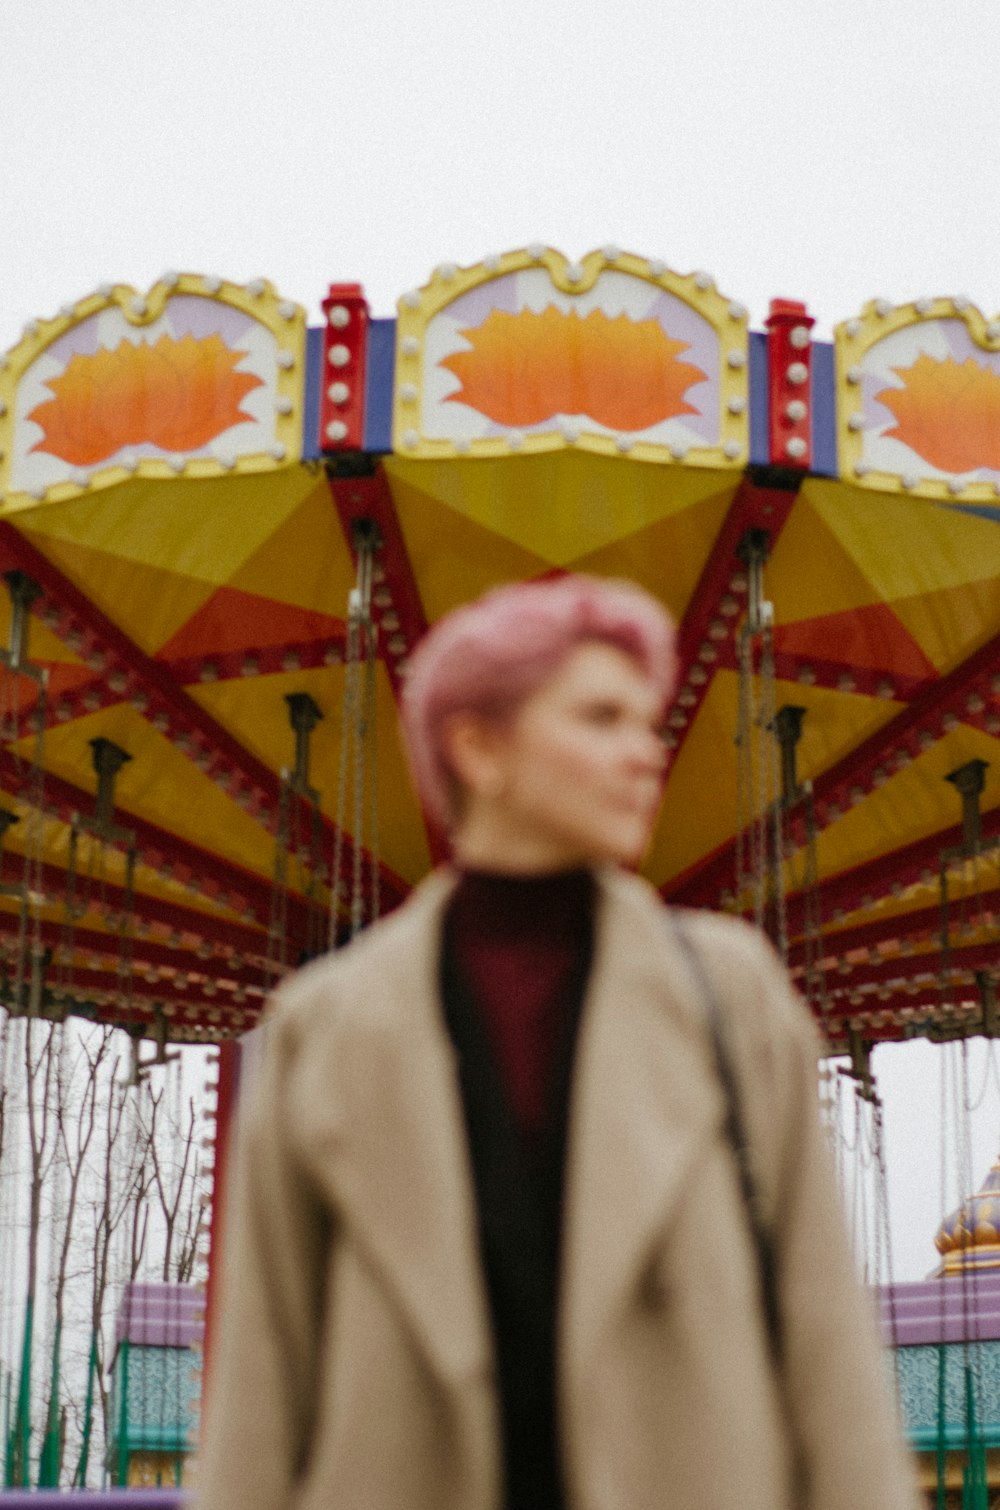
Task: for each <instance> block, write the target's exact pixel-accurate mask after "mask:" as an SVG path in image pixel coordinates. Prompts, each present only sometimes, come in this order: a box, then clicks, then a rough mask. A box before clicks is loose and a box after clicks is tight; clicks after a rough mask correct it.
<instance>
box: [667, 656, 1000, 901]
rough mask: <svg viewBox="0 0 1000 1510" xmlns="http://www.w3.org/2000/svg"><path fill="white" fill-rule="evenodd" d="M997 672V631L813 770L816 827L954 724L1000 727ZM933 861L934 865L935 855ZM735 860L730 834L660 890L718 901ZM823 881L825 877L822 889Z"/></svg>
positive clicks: (798, 822)
mask: <svg viewBox="0 0 1000 1510" xmlns="http://www.w3.org/2000/svg"><path fill="white" fill-rule="evenodd" d="M998 674H1000V635H995V636H994V637H993V638H992V639H991V640H988V641H987V643H986V644H985V645H981V646H980V647H979V649H978V650H975V651H974V652H973V653H972V654H971V655H970V656H968V657H967V658H966V659H965V660H964V661H962V662H961V663H960V664H959V665H958V666H956V667H955V668H954V669H953V670H952V671H950V672H949V673H948V675H947V676H943V677H941V678H940V679H939V680H938V681H935V682H933V683H931V684H930V685H929V686H927V687H926V688H925V689H924V690H923V691H922V692H920V693H918V694H917V696H916V697H915V698H914V701H913V702H912V703H911V704H910V706H909V707H908V708H904V709H903V710H902V712H900V713H898V714H897V715H896V716H895V717H894V718H891V719H890V720H889V721H888V723H887V724H885V725H884V726H883V727H882V728H881V729H879V730H877V731H876V732H875V733H874V734H873V735H871V737H870V738H868V739H866V740H863V741H862V743H861V744H860V745H858V746H857V748H856V749H854V750H852V751H850V753H849V754H847V755H845V756H844V758H843V759H842V760H839V761H837V762H836V763H835V764H834V765H832V766H831V767H830V768H829V770H827V771H824V772H823V773H822V775H820V776H818V777H816V778H815V780H814V781H813V805H814V809H815V813H816V821H817V825H818V827H819V828H820V829H823V828H825V827H826V826H827V825H828V824H830V823H832V822H835V821H836V819H837V818H838V817H839V816H840V813H841V811H842V810H843V809H845V808H846V807H848V806H851V805H852V804H853V803H854V802H855V801H858V800H860V799H861V798H863V797H864V796H865V794H866V793H867V792H868V791H870V790H871V789H872V787H873V786H875V785H877V784H881V782H882V781H883V780H885V779H888V777H890V776H891V775H892V773H893V772H894V771H895V770H898V769H901V768H902V767H903V766H905V765H907V764H908V763H909V762H910V761H911V760H913V759H914V758H915V757H916V756H917V755H919V754H920V753H922V751H923V749H925V748H930V747H931V745H933V744H934V743H935V742H936V741H937V740H938V739H940V738H941V736H942V735H943V734H945V733H947V732H949V731H950V730H951V729H953V728H954V727H956V725H957V724H958V723H960V722H963V723H969V724H972V725H975V726H977V727H979V728H983V729H985V730H986V731H987V732H988V733H990V734H996V733H998V732H1000V710H998V707H997V703H996V693H995V691H994V689H993V686H992V683H993V681H994V680H995V679H996V678H997V676H998ZM792 821H793V832H795V833H796V837H797V841H798V842H799V843H801V841H802V819H801V817H798V818H795V817H794V816H793V820H792ZM952 842H960V840H959V841H952V840H949V839H944V840H943V845H947V844H949V843H952ZM942 847H943V846H942ZM898 853H900V854H902V853H903V851H899V852H898ZM887 858H889V859H891V858H892V857H887ZM924 863H927V862H926V861H925V862H924ZM930 863H931V864H932V865H935V866H936V859H935V860H933V861H931V862H930ZM735 865H736V844H735V840H729V841H728V842H727V843H726V844H723V845H721V846H720V847H719V848H718V849H716V850H714V851H713V852H712V854H710V855H706V856H705V857H704V858H702V859H701V860H699V861H697V862H696V863H695V864H694V865H692V866H690V867H689V868H688V870H686V871H685V872H684V874H683V875H680V876H677V877H676V878H675V879H674V880H673V881H671V882H670V883H669V884H668V885H667V886H666V887H664V888H663V895H664V897H665V898H666V899H667V900H668V901H672V902H683V903H685V904H688V905H691V906H710V907H711V906H716V905H717V904H718V901H719V898H720V896H721V894H722V893H723V892H724V891H725V890H727V889H728V888H729V887H731V886H732V883H733V876H734V873H735ZM827 884H828V883H824V887H823V890H824V893H825V892H826V887H827Z"/></svg>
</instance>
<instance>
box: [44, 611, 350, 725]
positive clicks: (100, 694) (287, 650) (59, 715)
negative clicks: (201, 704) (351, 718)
mask: <svg viewBox="0 0 1000 1510" xmlns="http://www.w3.org/2000/svg"><path fill="white" fill-rule="evenodd" d="M343 655H344V631H343V630H342V629H340V630H338V631H337V632H336V633H334V634H331V635H326V636H321V637H319V638H317V639H312V640H295V641H286V642H285V644H283V645H262V646H261V647H260V648H259V649H250V650H231V651H226V652H225V653H224V654H220V655H213V654H211V653H207V654H205V655H191V656H184V657H181V658H177V659H174V658H172V657H164V658H162V659H161V660H160V664H161V665H163V666H166V667H167V669H168V670H169V672H170V675H171V676H172V677H173V679H174V681H175V682H176V683H177V685H178V686H180V687H189V686H191V685H193V684H194V683H197V682H201V683H211V682H225V681H238V680H239V679H240V678H242V677H247V676H273V675H276V674H277V673H278V672H282V671H286V672H287V671H312V670H314V669H316V668H317V667H319V666H329V665H334V664H336V663H337V662H339V661H341V660H342V659H343ZM112 680H113V681H114V683H115V685H114V686H112V684H111V681H109V680H108V677H107V676H106V675H105V674H104V673H103V672H102V673H95V674H94V676H92V677H91V678H90V679H89V680H88V681H82V682H80V683H79V685H77V686H75V687H71V688H67V689H65V690H64V691H62V692H59V693H57V694H56V695H55V696H53V697H50V698H49V700H48V703H47V705H46V716H45V727H46V728H47V729H48V728H53V727H54V726H56V725H58V724H62V723H66V722H67V721H68V720H70V719H73V718H83V717H85V716H86V715H87V714H90V713H97V712H98V711H99V710H100V709H101V708H112V707H114V706H115V705H116V704H117V703H120V702H122V701H123V700H124V699H125V698H126V697H127V695H128V693H127V688H128V685H129V684H128V679H127V677H126V674H125V673H124V672H120V673H119V674H115V673H112ZM32 692H33V684H30V685H28V687H27V689H26V695H25V696H24V697H23V700H22V706H21V708H20V711H19V713H18V715H17V721H16V725H15V730H16V732H15V735H14V737H15V738H22V739H23V738H25V737H26V736H27V735H28V734H30V733H32V732H33V731H34V730H36V729H37V728H38V722H37V718H38V714H37V704H36V702H35V699H34V697H33V695H32Z"/></svg>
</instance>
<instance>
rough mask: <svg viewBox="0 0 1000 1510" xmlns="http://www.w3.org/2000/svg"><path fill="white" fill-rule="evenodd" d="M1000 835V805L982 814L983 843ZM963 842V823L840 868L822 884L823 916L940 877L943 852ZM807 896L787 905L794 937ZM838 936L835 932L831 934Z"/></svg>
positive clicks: (801, 923)
mask: <svg viewBox="0 0 1000 1510" xmlns="http://www.w3.org/2000/svg"><path fill="white" fill-rule="evenodd" d="M998 835H1000V807H994V808H991V809H990V810H989V812H986V813H984V814H983V816H982V836H983V843H984V844H986V843H988V842H989V841H990V840H991V839H995V838H997V836H998ZM961 845H962V825H961V824H960V823H957V824H954V825H953V826H952V827H951V828H943V829H939V830H938V831H937V833H934V834H927V835H926V836H925V837H924V838H923V839H915V840H914V841H913V843H912V844H904V845H902V846H901V847H900V848H899V849H894V850H891V851H890V852H889V853H888V854H884V855H877V856H876V857H875V859H873V860H865V861H864V862H863V863H862V864H861V865H855V866H853V867H852V868H851V869H850V870H841V871H838V872H837V874H836V875H834V876H828V877H827V878H826V879H825V880H824V881H823V882H821V884H820V886H819V889H818V890H819V903H820V912H821V916H823V917H824V918H826V919H829V917H830V915H831V913H832V912H833V910H834V908H840V909H842V910H843V911H844V912H855V911H857V910H858V909H859V908H861V907H868V906H871V905H872V903H873V902H875V901H877V900H878V898H879V897H880V896H888V895H889V894H890V892H891V890H892V888H893V887H894V886H903V887H906V886H912V885H914V884H915V883H916V882H917V881H921V880H926V878H927V876H928V875H929V876H930V877H931V879H934V878H936V877H937V875H938V874H939V872H940V868H941V854H942V852H943V851H952V852H954V851H956V850H959V849H960V848H961ZM805 914H806V898H805V896H804V894H803V893H798V894H797V895H795V896H793V897H790V898H789V901H788V903H787V907H786V922H787V927H788V932H789V935H790V936H791V937H795V936H796V935H797V934H800V933H802V932H804V930H805ZM831 937H836V935H831Z"/></svg>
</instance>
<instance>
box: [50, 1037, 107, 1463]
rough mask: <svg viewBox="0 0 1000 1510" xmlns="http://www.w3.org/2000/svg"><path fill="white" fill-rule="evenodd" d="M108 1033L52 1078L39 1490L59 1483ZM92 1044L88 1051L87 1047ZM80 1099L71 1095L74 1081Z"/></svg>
mask: <svg viewBox="0 0 1000 1510" xmlns="http://www.w3.org/2000/svg"><path fill="white" fill-rule="evenodd" d="M111 1031H112V1030H111V1029H110V1028H108V1027H104V1028H102V1029H99V1030H98V1031H97V1033H96V1035H94V1034H81V1035H78V1037H77V1046H78V1051H79V1052H78V1055H77V1058H76V1061H75V1063H74V1064H73V1065H72V1067H71V1069H70V1072H69V1074H58V1075H57V1076H56V1096H55V1113H56V1135H57V1138H58V1141H59V1145H60V1148H61V1150H62V1158H63V1161H64V1167H65V1171H66V1177H67V1192H66V1210H65V1213H64V1214H63V1228H62V1238H61V1242H60V1244H59V1251H58V1257H57V1259H56V1264H55V1269H54V1273H53V1275H52V1278H51V1289H52V1297H53V1303H54V1306H55V1321H54V1326H53V1334H52V1360H51V1361H52V1368H51V1378H50V1383H49V1396H48V1404H47V1407H46V1411H45V1437H44V1442H43V1446H42V1456H41V1461H40V1464H39V1471H38V1483H39V1487H40V1488H41V1487H43V1486H45V1487H55V1486H56V1485H57V1484H58V1482H59V1470H60V1461H61V1456H62V1451H61V1449H62V1443H63V1441H64V1429H65V1416H64V1413H63V1412H61V1411H60V1406H59V1401H60V1377H61V1365H62V1346H63V1325H64V1322H65V1313H66V1279H67V1272H68V1268H69V1261H70V1254H71V1252H72V1249H73V1243H74V1239H75V1236H76V1221H75V1218H76V1209H77V1201H78V1198H79V1193H80V1185H81V1180H82V1177H83V1174H84V1170H85V1167H86V1161H87V1154H88V1151H89V1149H90V1145H91V1141H92V1139H93V1136H94V1130H95V1127H96V1124H97V1097H98V1087H99V1084H100V1082H101V1074H100V1071H101V1066H102V1064H103V1062H104V1060H105V1058H106V1056H107V1055H108V1053H109V1051H110V1041H111ZM88 1038H91V1039H92V1043H93V1046H91V1044H90V1043H88V1041H87V1040H88ZM81 1076H82V1080H83V1084H82V1087H81V1088H80V1094H79V1096H77V1095H76V1094H74V1092H75V1090H76V1087H77V1084H78V1082H79V1080H80V1079H81Z"/></svg>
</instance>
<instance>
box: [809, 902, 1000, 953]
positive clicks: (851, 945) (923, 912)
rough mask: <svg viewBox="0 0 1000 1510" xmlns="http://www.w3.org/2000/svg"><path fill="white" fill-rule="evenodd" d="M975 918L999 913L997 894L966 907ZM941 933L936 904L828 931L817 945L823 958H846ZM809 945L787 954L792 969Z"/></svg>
mask: <svg viewBox="0 0 1000 1510" xmlns="http://www.w3.org/2000/svg"><path fill="white" fill-rule="evenodd" d="M961 905H962V903H961V899H959V898H957V897H956V898H955V899H954V911H955V912H956V913H957V912H958V910H959V908H960V907H961ZM966 905H967V906H968V907H969V910H970V911H971V912H972V913H973V914H974V915H976V916H985V917H994V916H996V915H997V914H998V913H1000V891H998V890H991V891H986V892H980V893H977V894H976V896H975V897H974V898H970V899H969V900H968V902H967V904H966ZM940 932H941V906H940V903H938V902H935V903H933V904H932V905H931V906H930V907H917V908H915V909H914V910H913V911H912V912H898V913H894V914H893V915H892V916H891V917H885V918H875V919H873V920H872V921H871V922H870V923H857V924H855V925H854V926H853V927H850V928H836V929H831V928H829V927H828V928H827V929H826V931H825V932H824V934H823V937H822V939H821V941H820V943H819V946H818V948H819V953H820V955H821V956H822V957H823V958H824V959H835V958H841V957H845V956H848V955H850V954H853V953H855V952H856V951H858V950H871V949H878V948H879V947H880V946H881V945H883V944H896V943H901V942H902V941H903V940H907V941H908V942H909V943H913V944H917V943H922V942H925V941H926V940H927V939H929V938H934V939H936V938H937V937H938V936H939V934H940ZM809 948H810V945H809V944H808V943H807V942H806V940H805V939H801V938H800V939H799V940H798V941H797V942H796V943H794V944H793V945H792V946H791V948H790V949H789V951H788V963H789V965H790V966H792V967H793V968H796V967H798V966H800V965H804V964H805V959H806V954H807V952H808V949H809Z"/></svg>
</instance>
